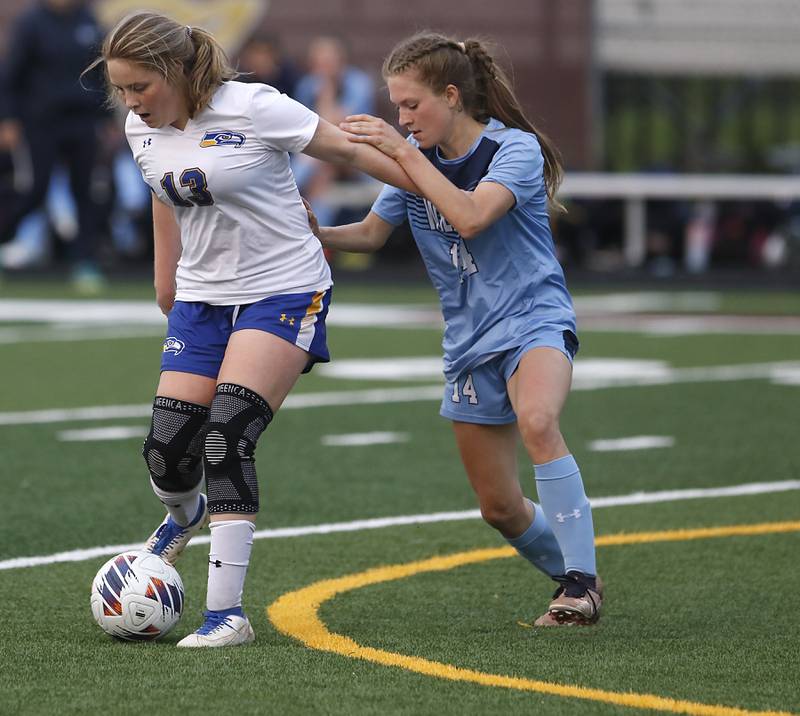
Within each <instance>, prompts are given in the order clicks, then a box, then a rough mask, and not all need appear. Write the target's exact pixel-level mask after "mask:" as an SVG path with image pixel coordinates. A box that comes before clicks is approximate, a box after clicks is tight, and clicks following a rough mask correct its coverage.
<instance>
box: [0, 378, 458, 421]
mask: <svg viewBox="0 0 800 716" xmlns="http://www.w3.org/2000/svg"><path fill="white" fill-rule="evenodd" d="M443 389H444V388H443V386H441V385H422V386H417V387H408V388H374V389H371V390H329V391H325V392H324V393H295V394H294V395H290V396H289V397H288V398H287V399H286V400H285V401H284V403H283V405H281V410H291V409H298V408H321V407H325V406H336V405H368V404H376V403H406V402H409V403H410V402H415V401H418V400H441V399H442V391H443ZM152 412H153V406H152V404H150V403H148V404H146V405H101V406H94V407H89V408H64V409H53V410H28V411H20V412H15V413H0V425H32V424H35V423H64V422H73V421H77V420H111V419H117V418H149V417H150V415H151V414H152Z"/></svg>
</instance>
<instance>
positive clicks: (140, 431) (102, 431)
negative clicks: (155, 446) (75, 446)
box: [58, 425, 147, 442]
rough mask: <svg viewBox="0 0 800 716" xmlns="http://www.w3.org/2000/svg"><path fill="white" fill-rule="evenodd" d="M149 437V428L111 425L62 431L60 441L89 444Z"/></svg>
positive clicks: (59, 436)
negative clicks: (94, 441) (99, 441)
mask: <svg viewBox="0 0 800 716" xmlns="http://www.w3.org/2000/svg"><path fill="white" fill-rule="evenodd" d="M145 435H147V428H144V427H141V428H140V427H128V426H125V425H109V426H108V427H106V428H89V429H88V430H62V431H61V432H60V433H58V439H59V440H63V441H64V442H88V441H93V440H128V439H129V438H141V437H144V436H145Z"/></svg>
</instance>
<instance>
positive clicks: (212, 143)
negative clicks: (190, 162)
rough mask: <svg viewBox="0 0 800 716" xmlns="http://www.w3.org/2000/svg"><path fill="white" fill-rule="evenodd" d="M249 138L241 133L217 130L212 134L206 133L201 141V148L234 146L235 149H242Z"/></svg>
mask: <svg viewBox="0 0 800 716" xmlns="http://www.w3.org/2000/svg"><path fill="white" fill-rule="evenodd" d="M245 139H247V137H245V136H244V134H242V133H241V132H233V131H231V130H230V129H215V130H214V131H212V132H206V133H205V134H204V135H203V138H202V139H201V140H200V146H201V147H220V146H223V145H226V144H228V145H232V146H234V147H241V146H242V145H243V144H244V142H245Z"/></svg>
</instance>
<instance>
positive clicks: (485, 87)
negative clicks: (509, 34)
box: [383, 32, 564, 211]
mask: <svg viewBox="0 0 800 716" xmlns="http://www.w3.org/2000/svg"><path fill="white" fill-rule="evenodd" d="M410 69H413V70H415V71H416V72H417V73H418V75H419V79H420V81H421V82H423V83H424V84H427V85H428V86H429V87H430V88H431V90H432V91H433V92H434V93H436V94H442V93H443V92H444V90H445V88H446V87H447V85H449V84H452V85H454V86H455V87H457V88H458V90H459V93H460V95H461V101H462V103H463V105H464V111H465V112H468V113H469V114H470V116H472V117H473V118H474V119H475V120H477V121H479V122H487V121H488V120H489V119H490V118H491V117H496V118H497V119H499V120H500V121H501V122H502V123H503V124H505V125H506V126H507V127H513V128H516V129H521V130H522V131H524V132H529V133H530V134H533V135H535V137H536V139H537V140H538V142H539V146H540V147H541V150H542V157H543V158H544V168H543V174H544V183H545V190H546V192H547V198H548V199H549V202H550V205H551V207H553V208H554V209H557V210H560V211H563V209H564V207H563V206H562V205H561V204H560V203H559V202H558V201H557V200H556V198H555V196H556V192H557V191H558V187H559V186H560V184H561V180H562V178H563V169H562V168H561V159H560V156H559V153H558V150H557V149H556V147H555V145H554V144H553V142H552V141H551V140H550V139H549V138H548V137H547V136H546V135H545V134H544V133H543V132H542V131H541V130H539V129H537V128H536V126H535V125H534V124H533V122H531V121H530V120H529V119H528V118H527V117H526V116H525V112H524V111H523V110H522V107H521V105H520V103H519V100H518V99H517V97H516V95H515V94H514V90H513V88H512V85H511V82H510V81H509V79H508V77H507V76H506V74H505V73H504V72H503V70H502V68H501V67H500V66H499V65H498V64H497V63H496V62H495V61H494V58H493V57H492V56H491V55H490V54H489V52H487V50H486V49H485V48H484V46H483V44H482V43H481V42H480V41H479V40H474V39H470V40H466V41H464V42H456V41H455V40H452V39H451V38H448V37H445V36H444V35H439V34H436V33H430V32H423V33H420V34H418V35H414V36H413V37H411V38H408V39H406V40H403V41H402V42H400V43H399V44H398V45H397V46H396V47H395V48H394V49H393V50H392V51H391V53H390V54H389V56H388V57H387V58H386V61H385V62H384V64H383V76H384V77H391V76H392V75H397V74H401V73H403V72H406V71H407V70H410Z"/></svg>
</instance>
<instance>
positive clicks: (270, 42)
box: [238, 33, 297, 97]
mask: <svg viewBox="0 0 800 716" xmlns="http://www.w3.org/2000/svg"><path fill="white" fill-rule="evenodd" d="M238 69H239V72H242V73H244V74H242V75H241V76H240V77H239V78H238V79H239V80H241V81H242V82H263V83H264V84H265V85H270V86H271V87H274V88H275V89H276V90H278V91H279V92H283V93H284V94H288V95H289V96H290V97H294V96H295V85H296V84H297V70H296V69H295V67H294V65H293V64H292V62H291V61H290V60H289V59H287V58H286V57H285V56H284V54H283V48H282V47H281V44H280V42H279V41H278V38H277V37H274V36H273V35H269V34H264V33H259V34H257V35H254V36H253V37H251V38H250V39H249V40H248V41H247V42H246V43H245V45H244V47H243V48H242V50H241V52H240V53H239V67H238Z"/></svg>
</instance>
